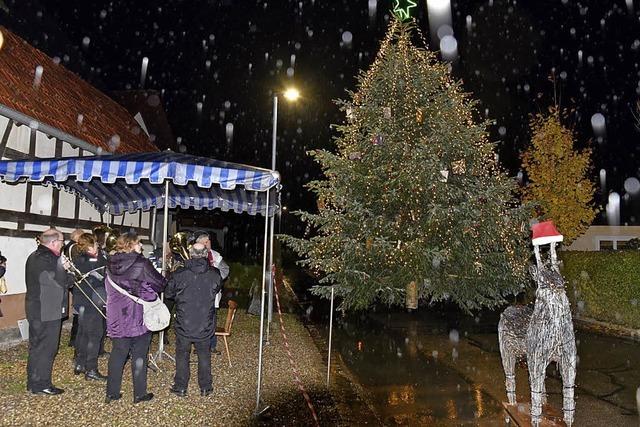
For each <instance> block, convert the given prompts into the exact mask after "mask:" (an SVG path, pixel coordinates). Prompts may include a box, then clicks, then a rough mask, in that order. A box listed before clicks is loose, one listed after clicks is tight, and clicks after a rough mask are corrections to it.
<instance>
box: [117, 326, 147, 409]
mask: <svg viewBox="0 0 640 427" xmlns="http://www.w3.org/2000/svg"><path fill="white" fill-rule="evenodd" d="M150 344H151V332H147V333H146V334H144V335H140V336H139V337H133V338H111V356H109V372H108V373H107V394H108V395H109V396H117V395H118V394H120V388H121V387H122V372H123V371H124V365H125V363H127V356H128V355H129V354H131V374H132V376H133V396H134V397H141V396H144V395H145V394H147V354H148V353H149V345H150Z"/></svg>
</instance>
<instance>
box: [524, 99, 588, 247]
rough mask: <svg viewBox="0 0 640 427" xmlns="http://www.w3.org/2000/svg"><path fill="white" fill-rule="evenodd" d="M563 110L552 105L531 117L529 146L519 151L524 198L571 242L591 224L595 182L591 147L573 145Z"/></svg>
mask: <svg viewBox="0 0 640 427" xmlns="http://www.w3.org/2000/svg"><path fill="white" fill-rule="evenodd" d="M566 116H567V114H566V112H565V111H563V110H561V109H559V108H558V107H551V108H550V109H549V112H548V114H537V115H535V116H534V117H533V118H532V119H531V123H530V128H531V134H532V137H531V146H530V147H529V148H528V149H527V151H526V152H525V153H524V154H523V155H522V167H523V168H524V170H525V172H526V174H527V177H528V179H529V182H528V183H527V185H526V186H525V187H524V189H523V199H524V201H533V202H536V203H537V204H538V207H537V214H538V216H539V217H542V218H545V219H552V220H553V221H554V222H555V224H556V226H557V227H558V230H559V231H560V232H561V233H562V234H563V235H564V238H565V240H564V242H565V244H570V243H571V242H572V241H573V240H575V239H576V238H577V237H578V236H580V235H581V234H582V233H584V231H585V230H586V229H587V228H588V227H589V226H590V225H591V223H592V221H593V219H594V218H595V216H596V214H597V212H598V210H597V209H596V208H595V207H594V204H593V196H594V192H595V186H594V184H593V182H591V181H590V180H589V178H588V173H589V171H590V170H591V168H592V166H591V149H590V148H585V149H584V150H582V151H578V150H575V149H574V141H575V133H574V132H573V130H572V129H570V128H568V127H566V126H564V125H563V124H562V121H563V120H565V119H566Z"/></svg>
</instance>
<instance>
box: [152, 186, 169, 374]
mask: <svg viewBox="0 0 640 427" xmlns="http://www.w3.org/2000/svg"><path fill="white" fill-rule="evenodd" d="M163 217H164V218H163V227H162V275H163V276H164V277H167V274H168V271H167V243H168V242H167V241H168V239H169V180H168V179H167V180H165V181H164V211H163ZM160 299H161V300H163V301H164V292H163V293H161V294H160ZM163 355H165V356H167V357H168V358H169V359H171V360H172V361H173V362H175V359H174V358H173V357H171V355H170V354H169V353H167V352H166V351H164V331H160V333H159V334H158V352H157V353H156V355H155V357H154V356H151V360H150V362H151V363H153V364H154V365H156V367H157V364H156V361H162V356H163Z"/></svg>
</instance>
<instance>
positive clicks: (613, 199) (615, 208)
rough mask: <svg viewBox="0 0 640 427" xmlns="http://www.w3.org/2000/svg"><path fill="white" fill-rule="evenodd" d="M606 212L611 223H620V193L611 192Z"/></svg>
mask: <svg viewBox="0 0 640 427" xmlns="http://www.w3.org/2000/svg"><path fill="white" fill-rule="evenodd" d="M606 213H607V222H608V223H609V225H620V195H619V194H618V193H616V192H615V191H614V192H612V193H611V194H609V199H608V203H607V206H606Z"/></svg>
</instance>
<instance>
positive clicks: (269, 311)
mask: <svg viewBox="0 0 640 427" xmlns="http://www.w3.org/2000/svg"><path fill="white" fill-rule="evenodd" d="M274 216H275V212H274ZM274 280H275V271H274V270H273V216H272V217H271V219H269V282H268V283H269V301H268V302H267V345H268V344H269V332H270V331H271V319H272V318H273V281H274Z"/></svg>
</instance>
